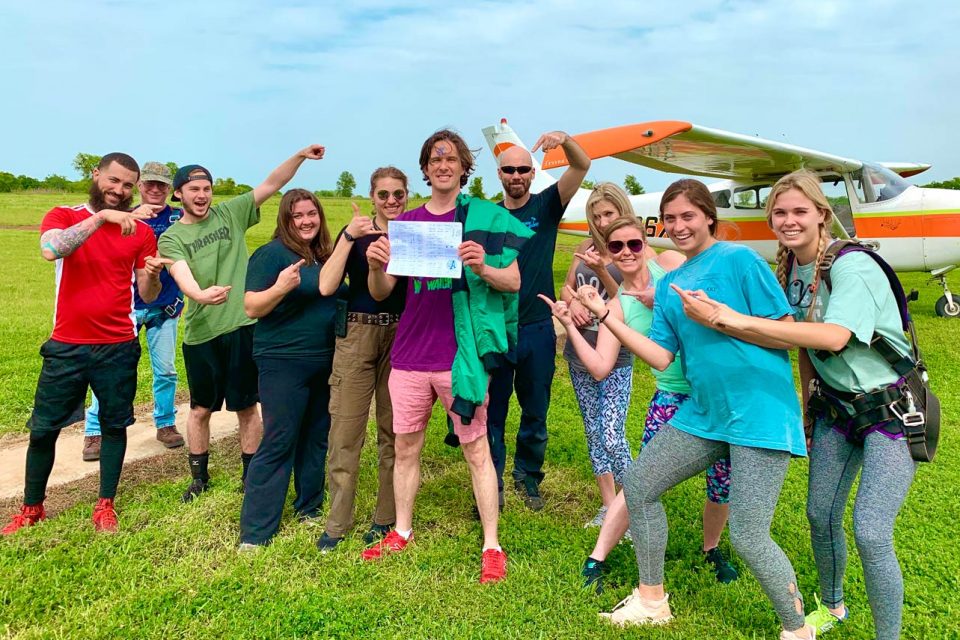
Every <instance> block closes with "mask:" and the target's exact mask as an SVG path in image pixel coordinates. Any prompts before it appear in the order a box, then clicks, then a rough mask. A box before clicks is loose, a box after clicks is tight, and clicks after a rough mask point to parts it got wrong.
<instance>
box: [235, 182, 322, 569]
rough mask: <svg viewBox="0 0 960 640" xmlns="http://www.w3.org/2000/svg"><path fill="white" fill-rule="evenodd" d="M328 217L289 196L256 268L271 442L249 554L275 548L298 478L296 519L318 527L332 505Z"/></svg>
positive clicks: (252, 299)
mask: <svg viewBox="0 0 960 640" xmlns="http://www.w3.org/2000/svg"><path fill="white" fill-rule="evenodd" d="M331 245H332V243H331V242H330V232H329V231H328V230H327V221H326V217H325V216H324V213H323V207H322V206H321V205H320V202H319V201H318V200H317V197H316V196H315V195H313V194H312V193H310V192H309V191H306V190H305V189H291V190H289V191H287V192H286V193H285V194H283V198H282V199H281V200H280V210H279V212H278V214H277V229H276V231H274V234H273V240H271V241H270V242H268V243H267V244H265V245H263V246H262V247H260V248H259V249H257V250H256V251H255V252H254V253H253V255H252V256H250V262H249V264H248V265H247V281H246V293H245V294H244V296H243V307H244V310H245V311H246V313H247V315H248V316H250V317H251V318H257V324H256V329H255V330H254V333H253V358H254V360H255V361H256V363H257V370H258V372H259V379H258V384H259V388H260V406H261V409H262V411H263V440H262V441H261V442H260V446H259V448H257V452H256V454H255V455H254V456H253V459H252V460H251V461H250V468H249V470H248V471H247V483H246V488H245V492H244V496H243V507H242V508H241V510H240V550H241V551H248V550H255V549H256V548H257V547H259V546H261V545H265V544H267V543H269V542H270V539H271V538H273V536H274V535H275V534H276V532H277V529H278V528H279V527H280V518H281V516H282V515H283V505H284V502H285V500H286V496H287V488H288V487H289V485H290V474H291V472H292V473H293V476H294V490H295V491H296V499H295V500H294V502H293V509H294V511H295V512H296V513H297V515H298V516H299V517H300V518H314V517H316V516H317V515H318V514H319V512H320V507H321V506H322V504H323V483H324V471H325V469H324V466H325V463H326V457H327V435H328V434H329V431H330V414H329V412H328V410H327V403H328V401H329V399H330V384H329V378H330V368H331V364H332V362H333V346H334V338H333V323H334V314H335V308H336V298H335V297H334V296H333V295H326V294H324V293H323V292H322V291H320V286H319V280H320V267H321V266H322V265H323V263H324V261H325V260H326V259H327V258H328V257H329V255H330V251H331V249H332V246H331Z"/></svg>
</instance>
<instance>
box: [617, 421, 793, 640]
mask: <svg viewBox="0 0 960 640" xmlns="http://www.w3.org/2000/svg"><path fill="white" fill-rule="evenodd" d="M728 452H729V454H730V463H731V464H730V467H731V469H730V520H729V525H730V542H731V544H732V545H733V548H734V549H735V550H736V552H737V555H739V556H740V557H741V558H743V560H744V562H746V563H747V566H749V567H750V570H751V571H752V572H753V575H754V576H756V578H757V581H758V582H759V583H760V586H761V587H762V588H763V591H764V593H766V594H767V597H768V598H769V599H770V602H771V603H773V608H774V609H775V610H776V612H777V615H778V616H779V617H780V621H781V623H782V624H783V627H784V628H785V629H787V630H788V631H795V630H797V629H799V628H800V627H802V626H803V606H802V599H801V597H800V593H799V590H798V589H797V577H796V574H795V573H794V572H793V567H792V566H791V565H790V561H789V560H788V559H787V556H786V555H785V554H784V553H783V550H782V549H780V547H778V546H777V543H775V542H774V541H773V539H772V538H771V537H770V522H771V521H772V520H773V511H774V509H775V508H776V506H777V498H779V497H780V489H781V487H782V486H783V480H784V478H785V477H786V474H787V465H788V464H789V462H790V454H789V453H788V452H786V451H773V450H770V449H757V448H753V447H741V446H736V445H728V444H727V443H725V442H717V441H714V440H706V439H704V438H698V437H697V436H693V435H690V434H689V433H685V432H683V431H680V430H679V429H676V428H674V427H672V426H671V425H666V426H665V427H663V428H662V429H661V430H660V433H658V434H657V437H655V438H653V439H652V440H650V442H649V443H647V445H646V446H645V447H644V448H643V449H642V450H641V451H640V455H639V457H638V458H637V460H636V462H634V463H633V466H632V467H630V470H629V471H628V472H627V477H626V480H625V481H624V484H623V491H624V495H625V497H626V499H627V510H628V511H629V513H630V533H631V535H632V536H633V548H634V551H636V554H637V566H638V567H639V569H640V583H641V584H645V585H658V584H663V561H664V554H665V552H666V548H667V515H666V513H665V512H664V510H663V505H662V504H661V503H660V496H661V495H662V494H663V493H664V492H666V491H667V490H668V489H670V488H671V487H674V486H676V485H677V484H679V483H680V482H682V481H684V480H686V479H687V478H690V477H693V476H694V475H696V474H698V473H700V472H701V471H704V470H705V469H706V468H707V467H709V466H710V465H711V464H713V463H714V462H716V461H717V460H718V459H719V458H721V457H723V456H724V455H726V454H727V453H728ZM798 605H799V609H800V611H798V610H797V608H798Z"/></svg>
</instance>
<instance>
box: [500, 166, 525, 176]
mask: <svg viewBox="0 0 960 640" xmlns="http://www.w3.org/2000/svg"><path fill="white" fill-rule="evenodd" d="M500 171H503V172H504V173H505V174H507V175H508V176H512V175H513V174H515V173H519V174H520V175H522V176H525V175H527V174H528V173H530V172H531V171H533V167H531V166H529V165H524V166H522V167H511V166H510V165H508V164H505V165H503V166H502V167H500Z"/></svg>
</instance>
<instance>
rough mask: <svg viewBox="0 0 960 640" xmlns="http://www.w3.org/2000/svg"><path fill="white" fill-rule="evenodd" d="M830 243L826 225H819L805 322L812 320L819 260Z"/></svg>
mask: <svg viewBox="0 0 960 640" xmlns="http://www.w3.org/2000/svg"><path fill="white" fill-rule="evenodd" d="M829 245H830V232H829V231H828V230H827V225H825V224H821V225H820V245H819V247H818V248H817V259H816V260H814V262H813V264H814V271H813V291H812V293H811V295H812V296H813V299H812V300H811V301H810V308H809V309H808V310H807V322H810V321H812V319H813V310H814V308H815V307H816V306H817V289H819V288H820V261H822V260H823V254H825V253H826V252H827V247H828V246H829Z"/></svg>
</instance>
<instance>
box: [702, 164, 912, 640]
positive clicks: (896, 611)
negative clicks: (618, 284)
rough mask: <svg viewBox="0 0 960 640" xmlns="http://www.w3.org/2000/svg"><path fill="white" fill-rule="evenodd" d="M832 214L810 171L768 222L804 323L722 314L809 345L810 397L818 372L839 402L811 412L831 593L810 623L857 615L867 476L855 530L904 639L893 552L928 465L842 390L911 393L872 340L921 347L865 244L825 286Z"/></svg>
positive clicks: (883, 621)
mask: <svg viewBox="0 0 960 640" xmlns="http://www.w3.org/2000/svg"><path fill="white" fill-rule="evenodd" d="M832 221H833V212H832V210H831V209H830V203H829V202H828V201H827V199H826V197H825V196H824V195H823V191H822V190H821V188H820V180H819V179H818V178H817V176H816V175H814V174H811V173H808V172H805V171H799V172H796V173H792V174H790V175H787V176H784V177H783V178H781V179H780V180H779V181H778V182H777V184H775V185H774V186H773V189H772V190H771V192H770V196H769V198H768V199H767V222H768V223H769V224H770V227H771V229H773V232H774V234H776V236H777V240H778V241H779V243H780V248H779V252H778V254H777V256H778V260H777V275H778V276H779V279H780V284H781V285H782V286H783V288H784V289H785V290H786V291H787V294H788V298H789V301H790V304H791V306H792V307H793V315H794V318H795V319H796V320H797V322H796V323H792V324H789V325H785V324H782V323H779V322H768V321H765V320H764V319H763V318H753V317H750V316H747V315H744V314H740V313H737V312H736V311H734V310H732V309H730V308H728V307H727V306H725V305H716V306H717V308H716V310H715V312H714V313H713V314H712V316H711V318H710V321H711V322H712V323H713V324H714V325H715V326H720V327H727V328H728V329H727V330H729V329H738V330H749V331H753V332H755V333H756V334H757V335H762V336H769V337H773V338H776V339H779V340H784V341H786V342H789V343H791V344H793V345H796V346H798V347H802V348H801V349H800V354H799V360H800V378H801V388H802V389H803V390H804V394H805V395H806V394H807V393H808V390H809V389H810V381H811V380H813V379H816V380H817V383H818V385H819V388H820V389H821V390H822V392H821V393H823V394H825V395H824V397H830V398H833V401H832V404H833V406H834V410H832V411H830V412H823V411H817V410H811V409H810V408H809V407H808V410H807V415H806V419H807V423H808V429H809V430H810V431H811V435H812V444H811V447H810V483H809V485H808V490H807V518H808V519H809V520H810V535H811V539H812V543H813V556H814V559H815V560H816V563H817V572H818V574H819V577H820V590H821V594H822V597H823V603H822V604H820V605H819V606H818V608H817V609H816V610H814V611H813V612H812V613H811V614H810V615H809V616H807V622H808V623H811V624H813V625H814V626H816V627H817V629H818V631H820V632H823V631H828V630H829V629H831V628H833V627H835V626H837V624H838V623H840V622H843V621H844V620H846V619H847V616H848V615H849V613H848V611H847V607H846V605H845V604H844V597H843V596H844V594H843V576H844V573H845V571H846V558H847V545H846V534H845V533H844V530H843V515H844V512H845V511H846V506H847V502H848V500H849V497H850V491H851V489H852V487H853V482H854V480H856V478H857V475H858V472H859V475H860V484H859V487H858V489H857V497H856V502H855V504H854V508H853V535H854V539H855V540H856V543H857V551H859V553H860V560H861V562H862V564H863V577H864V582H865V583H866V589H867V599H868V600H869V602H870V609H871V611H872V613H873V621H874V626H875V628H876V635H877V637H878V638H899V637H900V627H901V619H902V610H903V575H902V573H901V571H900V564H899V563H898V562H897V556H896V553H895V552H894V548H893V528H894V522H895V521H896V518H897V514H898V513H899V512H900V507H902V506H903V502H904V500H905V499H906V497H907V492H908V491H909V490H910V485H911V484H912V482H913V476H914V471H915V468H916V462H914V461H913V459H912V458H911V457H910V451H909V449H908V447H907V443H906V440H905V439H904V434H903V428H902V424H901V423H900V421H899V420H890V419H887V420H880V421H879V422H877V423H876V424H872V425H869V424H868V426H866V427H865V428H859V429H858V428H856V427H855V426H854V423H853V420H852V419H851V418H850V414H849V413H845V412H846V411H848V410H852V407H850V406H849V405H846V404H845V402H844V401H843V400H842V399H841V398H838V397H837V395H836V394H839V395H840V396H843V397H850V396H851V395H854V394H857V395H859V394H869V393H871V392H875V391H879V390H882V389H886V390H888V392H891V393H892V392H895V391H896V390H902V388H903V385H904V381H903V380H902V379H901V378H900V376H899V375H898V374H897V373H896V371H894V370H893V368H892V367H891V366H890V365H889V364H888V363H887V361H886V360H885V359H884V358H883V357H882V356H881V355H880V354H879V353H878V352H877V351H876V349H872V348H871V347H870V342H871V340H872V339H873V337H874V336H875V335H880V336H882V337H883V338H885V340H886V341H887V342H888V344H890V345H891V346H892V347H893V348H894V350H895V351H897V352H898V353H899V354H900V355H902V356H907V355H909V354H910V353H911V347H910V343H909V342H908V341H907V339H906V336H905V334H904V332H903V324H902V320H901V318H900V309H899V307H898V306H897V301H896V299H895V298H894V296H893V292H892V291H891V289H890V284H889V282H888V280H887V277H886V275H885V274H884V273H883V270H882V269H881V268H880V266H879V265H878V264H877V263H876V262H875V261H874V260H873V258H871V257H870V256H868V255H865V254H863V253H862V252H853V253H848V254H844V255H842V256H840V257H839V258H837V259H836V260H835V261H834V263H833V266H832V267H831V269H830V282H831V285H832V286H831V287H830V288H829V289H828V287H826V286H822V283H821V282H820V279H819V270H818V269H817V266H818V265H819V264H820V260H821V258H822V257H823V254H824V252H825V251H826V249H827V247H828V246H829V245H830V241H831V238H830V233H829V231H828V230H829V228H830V225H831V223H832ZM884 401H885V402H888V401H889V399H888V398H885V399H884ZM904 404H906V403H904Z"/></svg>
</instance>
